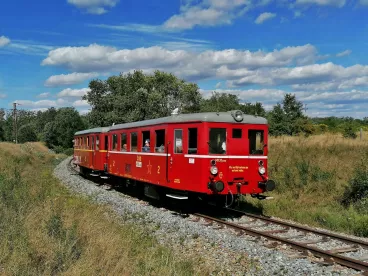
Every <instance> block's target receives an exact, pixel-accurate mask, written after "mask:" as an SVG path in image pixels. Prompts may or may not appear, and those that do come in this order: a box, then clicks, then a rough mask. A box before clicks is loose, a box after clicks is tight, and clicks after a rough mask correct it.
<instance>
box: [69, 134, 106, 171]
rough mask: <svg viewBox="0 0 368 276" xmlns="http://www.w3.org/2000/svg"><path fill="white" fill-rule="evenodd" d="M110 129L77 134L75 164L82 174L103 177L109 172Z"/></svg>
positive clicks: (75, 138)
mask: <svg viewBox="0 0 368 276" xmlns="http://www.w3.org/2000/svg"><path fill="white" fill-rule="evenodd" d="M109 129H110V128H109V127H104V128H101V127H99V128H93V129H89V130H83V131H79V132H77V133H75V137H74V163H75V164H77V165H79V167H80V168H81V171H82V173H87V172H89V173H90V174H91V175H93V176H101V175H102V174H103V173H104V172H106V171H107V165H108V160H107V152H108V131H109Z"/></svg>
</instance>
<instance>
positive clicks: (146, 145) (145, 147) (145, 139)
mask: <svg viewBox="0 0 368 276" xmlns="http://www.w3.org/2000/svg"><path fill="white" fill-rule="evenodd" d="M150 151H151V140H150V132H149V130H148V131H142V152H150Z"/></svg>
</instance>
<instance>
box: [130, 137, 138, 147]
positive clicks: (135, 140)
mask: <svg viewBox="0 0 368 276" xmlns="http://www.w3.org/2000/svg"><path fill="white" fill-rule="evenodd" d="M137 146H138V135H137V132H132V133H130V151H137Z"/></svg>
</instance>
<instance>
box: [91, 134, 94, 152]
mask: <svg viewBox="0 0 368 276" xmlns="http://www.w3.org/2000/svg"><path fill="white" fill-rule="evenodd" d="M91 138H92V144H91V145H92V150H94V149H95V137H94V136H91Z"/></svg>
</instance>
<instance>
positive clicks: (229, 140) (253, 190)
mask: <svg viewBox="0 0 368 276" xmlns="http://www.w3.org/2000/svg"><path fill="white" fill-rule="evenodd" d="M267 133H268V125H267V121H266V119H265V118H262V117H256V116H251V115H245V114H243V113H242V112H241V111H232V112H217V113H216V112H215V113H193V114H177V115H172V116H169V117H164V118H159V119H153V120H145V121H140V122H134V123H126V124H118V125H114V126H111V127H109V128H105V129H104V132H102V131H101V132H99V131H98V129H97V131H96V130H87V131H83V132H77V133H76V139H78V138H79V141H82V143H83V142H84V141H87V148H88V140H89V141H90V139H93V137H96V135H100V139H106V137H108V138H107V140H104V141H106V147H103V149H102V148H101V147H100V148H99V149H96V144H94V145H92V144H91V147H92V148H91V149H89V148H88V149H86V150H91V151H92V152H94V153H95V155H96V154H97V152H98V151H100V152H101V150H105V151H106V150H107V155H106V158H107V159H106V161H103V160H105V159H103V157H102V159H98V160H99V161H98V162H97V163H94V162H95V160H96V159H93V158H94V156H95V155H92V156H91V155H88V154H85V153H83V155H82V154H80V152H81V150H78V149H77V148H76V152H77V153H78V154H79V155H78V156H82V157H81V158H82V162H79V163H78V165H79V166H80V167H84V168H87V169H90V170H93V171H94V173H96V171H100V173H103V174H108V175H109V176H113V177H116V178H119V179H129V180H130V181H131V180H133V181H134V182H136V183H140V184H142V185H143V186H144V191H145V194H146V195H147V196H150V197H154V198H160V197H161V196H163V195H166V196H168V197H173V198H177V199H187V198H188V197H189V196H192V195H193V196H199V197H202V198H215V197H216V198H221V197H225V196H229V195H230V196H231V198H232V199H233V198H234V197H237V196H238V195H241V194H242V195H245V194H251V195H253V196H257V195H260V194H261V193H263V192H266V191H272V190H273V189H274V188H275V182H274V181H272V180H270V179H269V178H268V175H267V153H268V146H267V141H268V135H267ZM147 142H148V143H147ZM76 145H79V144H76ZM77 147H78V146H77ZM82 147H83V145H82ZM82 152H83V150H82ZM75 156H77V155H75ZM83 156H88V157H89V158H86V157H85V159H84V161H83ZM102 156H104V155H102ZM76 160H78V158H76ZM106 164H107V165H106Z"/></svg>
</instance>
